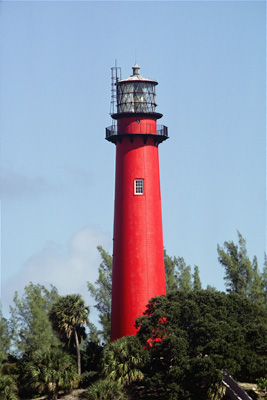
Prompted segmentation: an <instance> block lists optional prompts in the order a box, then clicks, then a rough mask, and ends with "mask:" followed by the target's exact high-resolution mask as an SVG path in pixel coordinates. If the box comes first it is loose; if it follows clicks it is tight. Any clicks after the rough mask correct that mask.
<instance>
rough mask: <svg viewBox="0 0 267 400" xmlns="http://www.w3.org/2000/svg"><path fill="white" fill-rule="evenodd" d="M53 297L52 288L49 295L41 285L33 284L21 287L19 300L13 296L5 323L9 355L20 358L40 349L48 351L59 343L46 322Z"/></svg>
mask: <svg viewBox="0 0 267 400" xmlns="http://www.w3.org/2000/svg"><path fill="white" fill-rule="evenodd" d="M57 297H58V292H57V289H56V288H55V287H54V286H51V290H50V291H49V290H48V289H46V288H45V287H44V286H43V285H39V284H37V285H35V284H33V283H30V284H29V285H27V286H25V289H24V295H23V296H22V298H21V299H19V296H18V293H17V292H15V296H14V300H13V301H14V303H15V305H14V306H11V307H10V314H11V317H10V321H9V325H10V332H11V339H12V349H13V353H15V354H16V355H21V354H23V353H25V352H33V351H35V350H37V349H40V348H41V349H46V350H48V349H50V348H51V346H56V345H57V344H58V343H59V341H58V339H57V337H56V335H54V333H53V330H52V327H51V323H50V321H49V318H48V311H49V309H50V307H51V304H52V302H53V301H55V299H56V298H57Z"/></svg>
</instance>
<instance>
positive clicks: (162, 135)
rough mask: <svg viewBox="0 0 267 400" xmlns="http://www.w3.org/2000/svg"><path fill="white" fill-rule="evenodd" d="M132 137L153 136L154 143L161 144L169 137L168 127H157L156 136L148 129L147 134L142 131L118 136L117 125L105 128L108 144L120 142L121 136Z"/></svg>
mask: <svg viewBox="0 0 267 400" xmlns="http://www.w3.org/2000/svg"><path fill="white" fill-rule="evenodd" d="M134 135H143V136H145V137H146V136H153V137H154V139H155V141H156V142H158V143H161V142H163V141H164V140H166V139H168V137H169V135H168V127H167V126H165V125H157V130H156V135H155V134H151V130H150V129H149V127H148V129H147V132H146V130H142V133H140V132H134V131H132V132H131V133H125V134H121V133H120V134H118V128H117V125H111V126H109V127H107V128H106V140H108V141H109V142H113V143H116V142H117V140H119V141H120V138H121V136H131V137H133V136H134Z"/></svg>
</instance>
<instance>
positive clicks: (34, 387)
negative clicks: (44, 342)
mask: <svg viewBox="0 0 267 400" xmlns="http://www.w3.org/2000/svg"><path fill="white" fill-rule="evenodd" d="M21 370H22V372H23V380H24V382H23V386H24V389H25V387H27V388H28V391H29V393H31V395H41V394H47V395H48V398H49V399H51V400H55V399H57V397H58V392H59V390H64V391H65V392H69V391H70V390H72V389H74V388H76V387H77V386H78V383H79V378H78V375H77V373H76V368H75V365H74V363H73V360H72V357H71V356H70V355H69V354H67V353H65V352H64V351H63V350H62V349H60V348H54V349H50V350H45V351H42V350H37V351H35V352H34V353H32V355H31V357H30V359H29V360H26V361H25V362H23V364H22V369H21Z"/></svg>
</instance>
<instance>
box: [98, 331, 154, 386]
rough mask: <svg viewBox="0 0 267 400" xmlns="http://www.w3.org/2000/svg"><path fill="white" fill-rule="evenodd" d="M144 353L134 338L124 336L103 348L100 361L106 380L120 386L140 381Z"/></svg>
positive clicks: (141, 378)
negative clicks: (115, 382)
mask: <svg viewBox="0 0 267 400" xmlns="http://www.w3.org/2000/svg"><path fill="white" fill-rule="evenodd" d="M145 357H146V352H144V350H143V348H142V346H141V344H140V342H139V340H138V339H137V338H136V336H124V337H122V338H121V339H118V340H116V341H115V342H111V343H109V344H108V345H106V346H105V348H104V350H103V359H102V363H103V366H102V373H103V376H104V377H105V378H107V379H110V380H114V381H117V382H118V383H119V384H121V385H127V384H130V383H131V382H135V381H141V380H143V378H144V374H143V372H142V368H143V366H144V363H145Z"/></svg>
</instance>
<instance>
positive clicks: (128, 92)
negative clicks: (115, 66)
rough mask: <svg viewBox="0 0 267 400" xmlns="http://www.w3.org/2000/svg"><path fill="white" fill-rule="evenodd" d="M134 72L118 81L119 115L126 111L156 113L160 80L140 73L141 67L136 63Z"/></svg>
mask: <svg viewBox="0 0 267 400" xmlns="http://www.w3.org/2000/svg"><path fill="white" fill-rule="evenodd" d="M132 69H133V74H132V75H131V76H130V77H129V78H126V79H122V80H120V81H118V82H117V83H116V87H117V116H118V114H124V113H142V114H143V113H145V114H147V113H148V114H151V113H156V106H157V104H156V90H155V87H156V85H157V84H158V82H156V81H154V80H151V79H147V78H144V77H143V76H142V75H140V73H139V70H140V67H139V66H138V65H137V64H135V65H134V66H133V67H132Z"/></svg>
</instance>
